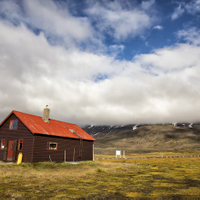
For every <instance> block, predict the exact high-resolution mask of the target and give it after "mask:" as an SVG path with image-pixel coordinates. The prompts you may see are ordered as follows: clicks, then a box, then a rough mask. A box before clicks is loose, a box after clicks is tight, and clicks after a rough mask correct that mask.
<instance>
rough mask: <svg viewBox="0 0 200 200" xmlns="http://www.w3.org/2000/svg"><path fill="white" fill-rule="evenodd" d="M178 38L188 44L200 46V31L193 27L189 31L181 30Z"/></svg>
mask: <svg viewBox="0 0 200 200" xmlns="http://www.w3.org/2000/svg"><path fill="white" fill-rule="evenodd" d="M177 36H178V37H179V38H180V39H183V40H185V41H186V42H189V43H192V44H194V45H200V30H198V29H197V28H196V27H192V28H190V29H188V30H180V31H178V33H177Z"/></svg>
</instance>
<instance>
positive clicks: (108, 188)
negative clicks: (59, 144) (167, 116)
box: [0, 158, 200, 199]
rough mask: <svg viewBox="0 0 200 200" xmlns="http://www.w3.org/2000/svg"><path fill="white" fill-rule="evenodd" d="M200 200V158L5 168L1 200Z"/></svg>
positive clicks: (2, 169) (1, 168) (0, 176)
mask: <svg viewBox="0 0 200 200" xmlns="http://www.w3.org/2000/svg"><path fill="white" fill-rule="evenodd" d="M6 198H7V199H71V198H74V199H95V198H96V199H112V198H113V199H125V198H127V199H134V198H136V199H146V198H150V199H200V158H165V159H140V160H138V159H137V160H136V159H111V160H109V159H107V160H103V161H98V162H97V161H95V162H81V163H80V164H77V165H71V164H69V163H61V164H57V163H37V164H25V163H23V164H21V165H18V166H17V165H16V164H9V165H0V199H6Z"/></svg>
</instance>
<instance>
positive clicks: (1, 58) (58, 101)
mask: <svg viewBox="0 0 200 200" xmlns="http://www.w3.org/2000/svg"><path fill="white" fill-rule="evenodd" d="M4 2H5V1H4ZM7 2H8V3H7V5H6V6H5V5H4V7H1V6H0V8H1V12H3V13H4V16H5V17H4V18H1V19H0V30H1V31H0V46H1V48H0V72H1V73H0V80H1V84H0V96H1V98H0V107H1V113H0V121H2V120H3V119H4V118H5V117H6V116H7V115H8V114H9V113H10V112H11V110H13V109H15V110H19V111H22V112H27V113H32V114H36V115H40V116H42V111H43V108H44V106H45V105H47V104H48V105H49V107H50V109H51V116H50V117H51V118H53V119H59V120H63V121H68V122H72V123H78V124H128V123H163V122H179V121H180V122H181V121H197V120H199V118H200V103H199V99H200V88H199V85H200V79H199V74H200V65H199V63H200V58H199V54H200V47H199V43H198V42H197V41H198V35H199V30H198V29H197V28H193V29H188V30H182V31H180V32H178V33H177V35H178V37H179V38H180V39H183V40H184V41H186V43H177V44H176V45H173V46H165V47H163V48H160V49H155V50H154V51H152V52H151V53H149V54H140V55H137V56H135V57H134V58H133V60H131V61H127V60H117V59H116V58H115V56H116V54H118V53H121V52H122V51H123V50H124V48H126V47H125V46H124V45H122V44H121V43H117V44H114V45H111V46H109V47H106V50H104V49H103V48H104V46H103V47H102V46H101V45H99V46H98V47H97V49H99V51H98V50H97V51H89V50H88V49H84V50H83V49H82V48H80V46H81V45H80V43H82V42H85V44H88V45H91V43H92V42H91V40H95V39H96V40H95V41H96V42H97V44H101V42H102V41H103V38H101V36H99V35H98V36H97V37H96V36H95V34H94V33H95V32H96V31H95V28H94V27H92V26H91V23H90V20H89V19H86V20H85V22H84V23H81V20H82V17H76V16H72V15H71V14H70V13H69V11H68V10H62V8H60V6H59V5H58V4H55V3H54V2H52V1H48V2H49V3H48V5H46V2H47V1H34V2H35V4H34V2H32V1H31V2H30V1H27V2H28V3H26V5H25V4H23V6H26V12H25V13H23V12H22V10H21V6H20V5H18V4H16V3H14V1H7ZM1 3H2V2H1ZM33 4H34V5H37V7H34V5H33ZM1 5H2V4H1ZM8 5H9V6H8ZM30 5H32V6H33V7H32V8H30V7H31V6H30ZM92 5H93V6H92V8H96V4H92ZM153 5H154V1H145V2H143V3H142V4H140V5H137V6H135V7H132V8H131V9H130V10H127V7H126V5H124V4H120V3H118V2H116V1H114V2H113V3H112V4H109V5H107V6H102V5H101V7H100V11H99V12H102V14H104V13H106V14H110V12H111V18H112V17H116V13H117V11H119V15H120V16H122V21H123V20H125V19H127V20H128V18H127V16H126V14H127V12H128V13H131V14H132V15H133V16H137V15H136V14H138V16H143V15H144V16H146V17H147V18H148V19H149V20H150V21H151V18H149V13H148V11H147V10H150V8H152V6H153ZM10 6H11V7H10ZM38 6H39V8H38ZM124 6H125V7H124ZM34 8H38V10H37V11H35V10H34ZM92 8H91V9H92ZM2 9H3V10H2ZM32 9H33V10H32ZM102 10H103V11H102ZM11 11H12V12H11ZM40 11H41V12H42V13H38V12H40ZM5 13H7V15H6V14H5ZM51 13H52V14H53V16H50V15H51ZM113 13H114V14H113ZM12 14H13V16H12ZM37 14H38V15H39V16H40V18H38V16H37ZM97 14H98V13H97ZM24 15H25V16H24ZM132 15H130V18H132V17H133V16H132ZM28 16H29V17H28ZM123 16H126V17H123ZM96 17H100V15H99V14H98V15H97V16H96ZM66 18H67V19H66ZM101 18H102V19H103V17H102V16H101ZM39 19H40V20H39ZM68 20H69V21H70V20H71V22H74V24H75V26H74V27H77V26H78V27H79V28H80V29H78V30H79V31H83V35H82V36H79V33H74V35H73V32H74V31H75V32H76V30H75V29H73V27H72V30H68V28H67V26H65V25H66V24H65V23H66V22H67V21H68ZM135 20H136V21H137V20H138V18H135ZM141 20H142V19H141ZM111 21H112V20H110V19H109V20H108V24H109V23H111ZM147 21H148V20H147ZM56 22H58V24H56ZM96 22H98V21H96ZM113 22H114V23H115V25H117V24H119V28H120V27H121V26H122V25H123V24H120V21H119V20H116V21H115V20H113ZM129 22H130V21H128V22H127V23H129ZM151 22H152V21H151ZM103 23H105V22H104V21H103ZM124 23H125V22H124ZM138 23H139V22H138ZM50 24H53V25H54V24H55V26H56V27H57V29H58V30H53V28H52V27H50ZM72 24H73V23H72ZM150 24H151V26H152V27H153V26H155V24H153V23H150ZM30 25H31V26H32V27H31V28H30V27H29V26H30ZM62 26H63V27H64V28H63V29H62V28H61V27H62ZM109 26H111V25H108V26H106V28H108V27H109ZM124 26H125V27H126V23H125V25H124ZM141 26H142V27H143V28H141V29H140V30H145V29H146V28H148V27H149V25H148V26H146V25H145V26H143V25H141ZM33 27H35V28H38V29H43V30H39V31H38V32H37V34H36V33H35V30H34V28H33ZM157 28H158V27H157ZM91 29H93V30H92V31H91V32H90V30H91ZM88 31H89V33H88ZM112 31H114V32H113V33H114V34H115V37H116V38H118V37H119V38H120V37H123V38H125V37H128V36H129V35H134V34H136V33H137V31H139V30H138V29H134V30H133V29H131V31H130V30H129V29H127V33H124V34H122V33H121V32H120V31H119V32H118V33H117V31H118V30H117V29H116V28H115V29H114V26H113V30H112ZM65 33H66V37H65ZM138 33H139V32H138ZM54 34H55V37H56V36H59V37H61V38H63V41H64V43H65V44H71V45H69V46H68V48H67V47H66V45H62V44H58V43H57V44H56V45H52V43H50V42H49V37H47V36H50V35H54ZM66 38H69V40H68V39H66ZM88 38H89V39H88ZM98 42H99V43H98ZM78 44H79V45H78ZM93 44H95V43H93ZM102 49H103V50H102ZM107 51H109V54H106V53H105V52H107Z"/></svg>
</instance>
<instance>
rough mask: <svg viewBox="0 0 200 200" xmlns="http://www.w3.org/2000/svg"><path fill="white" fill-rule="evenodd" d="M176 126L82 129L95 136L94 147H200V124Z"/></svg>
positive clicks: (157, 148) (156, 148) (143, 148)
mask: <svg viewBox="0 0 200 200" xmlns="http://www.w3.org/2000/svg"><path fill="white" fill-rule="evenodd" d="M177 125H178V126H174V125H170V124H164V125H163V124H159V125H158V124H157V125H140V126H139V127H138V126H137V127H136V125H127V126H118V127H117V126H113V127H111V126H93V127H91V126H90V127H89V126H88V127H87V128H86V127H85V128H84V129H85V130H86V131H87V132H88V133H89V134H91V135H92V136H93V137H95V138H96V139H97V141H96V142H95V148H102V149H106V148H111V149H112V148H114V149H130V150H175V149H184V148H200V125H199V124H193V125H192V124H189V123H187V124H177ZM133 129H134V130H133Z"/></svg>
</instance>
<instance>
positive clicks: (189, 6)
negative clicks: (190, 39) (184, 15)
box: [184, 0, 200, 15]
mask: <svg viewBox="0 0 200 200" xmlns="http://www.w3.org/2000/svg"><path fill="white" fill-rule="evenodd" d="M184 5H185V8H186V10H187V12H188V13H190V14H193V15H194V14H196V13H198V12H200V0H192V1H191V2H189V3H185V4H184Z"/></svg>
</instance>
